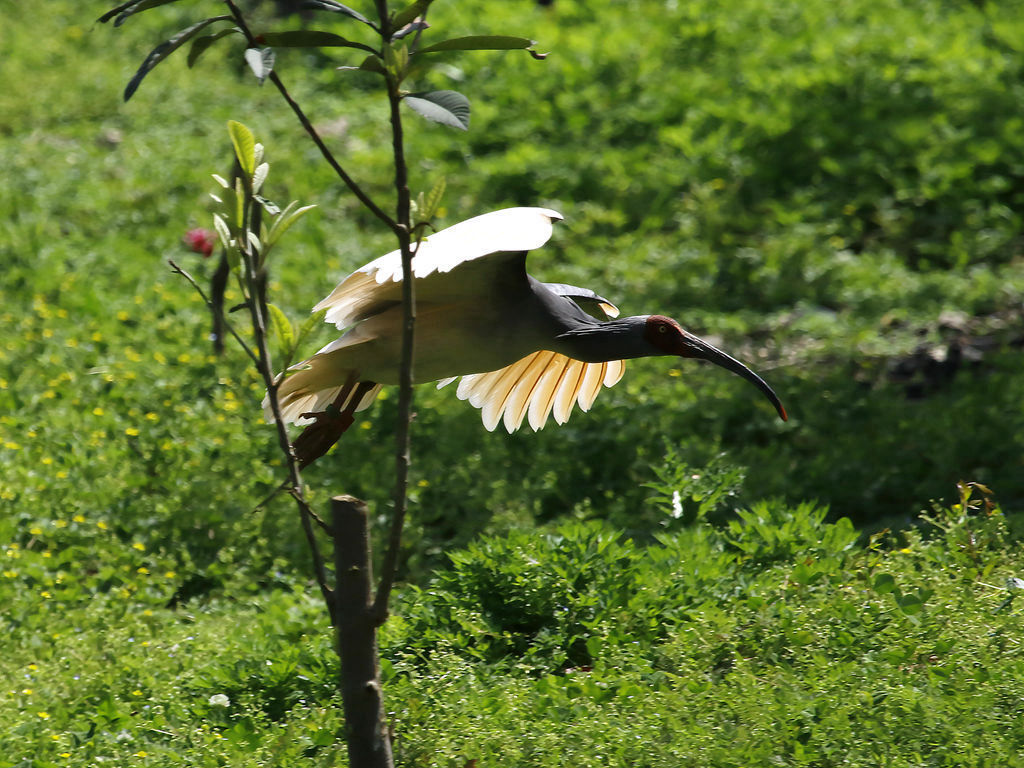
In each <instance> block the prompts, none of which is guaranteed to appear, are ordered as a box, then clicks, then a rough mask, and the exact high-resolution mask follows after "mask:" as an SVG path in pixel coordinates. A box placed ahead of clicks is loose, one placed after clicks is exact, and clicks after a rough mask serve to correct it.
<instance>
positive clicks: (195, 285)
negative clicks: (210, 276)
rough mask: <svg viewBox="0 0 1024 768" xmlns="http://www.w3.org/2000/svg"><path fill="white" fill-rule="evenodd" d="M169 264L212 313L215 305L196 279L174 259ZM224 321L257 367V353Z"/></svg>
mask: <svg viewBox="0 0 1024 768" xmlns="http://www.w3.org/2000/svg"><path fill="white" fill-rule="evenodd" d="M167 263H168V264H170V265H171V271H173V272H174V273H175V274H178V275H181V276H182V277H184V278H185V279H186V280H188V282H189V283H190V284H191V285H192V287H193V288H195V289H196V292H197V293H198V294H199V298H201V299H202V300H203V301H204V302H205V303H206V306H207V307H209V308H210V310H211V311H212V310H213V309H214V306H213V303H212V302H211V301H210V299H209V298H207V296H206V292H205V291H203V289H202V287H201V286H200V285H199V283H197V282H196V280H195V278H194V277H192V275H190V274H189V273H188V272H186V271H185V270H184V269H182V268H181V267H179V266H178V265H177V264H176V263H175V261H174V259H168V260H167ZM222 320H223V323H224V327H225V328H227V329H228V331H229V332H230V333H231V335H232V336H234V337H235V341H237V342H238V345H239V346H240V347H241V348H242V349H243V350H244V352H245V354H247V355H248V356H249V358H250V359H251V360H252V361H253V362H254V363H256V365H259V357H257V355H256V353H255V352H253V351H252V349H251V348H250V347H249V345H248V344H246V343H245V339H243V338H242V337H241V336H239V335H238V331H236V330H235V328H234V326H232V325H231V323H229V322H228V320H227V318H226V317H222Z"/></svg>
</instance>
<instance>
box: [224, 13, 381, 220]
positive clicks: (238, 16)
mask: <svg viewBox="0 0 1024 768" xmlns="http://www.w3.org/2000/svg"><path fill="white" fill-rule="evenodd" d="M224 3H225V5H227V7H228V9H229V10H230V11H231V15H232V16H233V17H234V20H235V23H236V24H237V25H238V28H239V29H240V30H241V31H242V34H243V35H245V40H246V43H248V45H249V46H250V47H253V48H255V47H257V46H258V45H259V43H258V42H257V40H256V37H255V36H254V35H253V33H252V30H251V29H249V25H248V24H247V23H246V21H245V17H244V16H243V15H242V12H241V11H240V10H239V9H238V6H237V5H235V3H234V2H233V0H224ZM383 18H384V17H382V19H383ZM386 44H387V43H386V38H385V45H386ZM269 79H270V82H272V83H273V84H274V87H275V88H277V90H278V91H279V92H280V94H281V96H282V97H283V98H284V100H285V101H286V102H287V103H288V106H289V107H291V109H292V112H294V113H295V116H296V117H297V118H298V119H299V122H300V123H301V124H302V127H303V128H304V129H305V130H306V133H308V134H309V137H310V138H311V139H312V140H313V143H314V144H316V147H317V149H319V150H320V154H321V155H323V156H324V160H326V161H327V164H328V165H330V166H331V168H332V169H333V170H334V172H335V173H336V174H337V175H338V178H340V179H341V180H342V181H343V182H344V183H345V186H347V187H348V188H349V190H351V192H352V194H353V195H355V196H356V198H357V199H358V200H359V202H361V203H362V204H363V205H365V206H366V207H367V208H368V209H369V210H370V212H371V213H373V215H374V216H376V217H377V218H378V219H380V220H381V221H382V222H384V223H385V224H387V226H388V227H389V228H390V229H391V230H392V231H393V232H397V231H398V222H396V221H395V220H394V219H393V218H391V217H390V216H388V214H387V213H385V212H384V210H383V209H382V208H381V207H380V206H378V205H377V204H376V203H375V202H374V201H373V200H372V199H370V197H369V196H368V195H367V194H366V193H365V192H364V191H363V189H362V187H360V186H359V184H358V183H357V182H356V181H355V179H353V178H352V177H351V176H349V175H348V173H346V172H345V169H344V168H342V167H341V164H340V163H339V162H338V161H337V159H336V158H335V157H334V153H333V152H331V150H330V149H328V148H327V145H326V144H324V142H323V139H321V138H320V134H319V133H317V131H316V128H314V127H313V124H312V123H311V122H310V121H309V118H308V117H306V113H305V112H303V111H302V107H300V106H299V105H298V103H297V102H296V101H295V99H293V98H292V96H291V94H290V93H288V89H287V88H285V87H284V83H283V82H282V81H281V78H280V76H278V74H277V72H273V71H272V72H271V73H270V77H269Z"/></svg>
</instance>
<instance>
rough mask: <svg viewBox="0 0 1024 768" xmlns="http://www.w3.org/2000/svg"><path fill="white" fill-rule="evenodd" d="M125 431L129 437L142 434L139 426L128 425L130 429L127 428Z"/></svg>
mask: <svg viewBox="0 0 1024 768" xmlns="http://www.w3.org/2000/svg"><path fill="white" fill-rule="evenodd" d="M124 433H125V434H126V435H128V436H129V437H138V436H139V434H140V433H139V430H138V427H128V429H126V430H125V431H124Z"/></svg>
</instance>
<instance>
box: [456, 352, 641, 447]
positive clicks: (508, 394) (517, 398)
mask: <svg viewBox="0 0 1024 768" xmlns="http://www.w3.org/2000/svg"><path fill="white" fill-rule="evenodd" d="M624 370H625V365H624V363H623V362H622V361H621V360H613V361H611V362H609V363H583V362H580V361H579V360H573V359H572V358H570V357H566V356H565V355H562V354H559V353H557V352H549V351H546V350H541V351H540V352H534V353H533V354H530V355H527V356H526V357H524V358H522V359H521V360H517V361H516V362H514V363H512V364H511V365H508V366H506V367H505V368H500V369H498V370H496V371H488V372H487V373H474V374H471V375H469V376H463V377H462V378H461V380H460V381H459V387H458V390H457V392H456V395H457V397H458V398H459V399H460V400H468V401H469V403H470V405H472V406H474V407H475V408H480V409H481V417H482V419H483V422H484V427H485V428H486V429H487V430H488V431H491V432H493V431H494V429H495V427H497V426H498V422H500V421H503V422H504V424H505V428H506V429H507V430H508V431H509V432H514V431H515V430H516V429H518V428H519V427H520V426H521V425H522V422H523V418H524V417H525V416H526V415H529V422H530V427H531V428H532V429H533V430H534V431H535V432H536V431H539V430H541V429H543V428H544V424H545V423H546V422H547V418H548V416H549V415H550V414H551V412H552V410H554V415H555V420H556V421H557V422H558V423H559V424H564V423H565V422H566V421H567V420H568V418H569V415H570V414H571V412H572V406H573V405H574V404H575V403H577V402H578V403H579V406H580V410H582V411H587V410H589V409H590V406H591V405H593V403H594V399H595V398H596V397H597V393H598V392H599V391H600V390H601V387H602V386H605V387H611V386H613V385H614V384H615V383H617V382H618V381H619V379H621V378H622V373H623V371H624Z"/></svg>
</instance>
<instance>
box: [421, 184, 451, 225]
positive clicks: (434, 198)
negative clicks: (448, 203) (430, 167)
mask: <svg viewBox="0 0 1024 768" xmlns="http://www.w3.org/2000/svg"><path fill="white" fill-rule="evenodd" d="M447 185H448V182H447V180H446V179H445V178H444V176H442V177H441V178H440V179H438V180H437V183H436V184H434V186H433V188H431V190H430V193H429V194H428V195H427V197H426V199H425V200H424V202H423V210H422V211H421V217H422V218H424V219H432V218H434V215H435V214H436V213H437V208H438V206H440V205H441V198H443V197H444V190H445V187H446V186H447Z"/></svg>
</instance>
